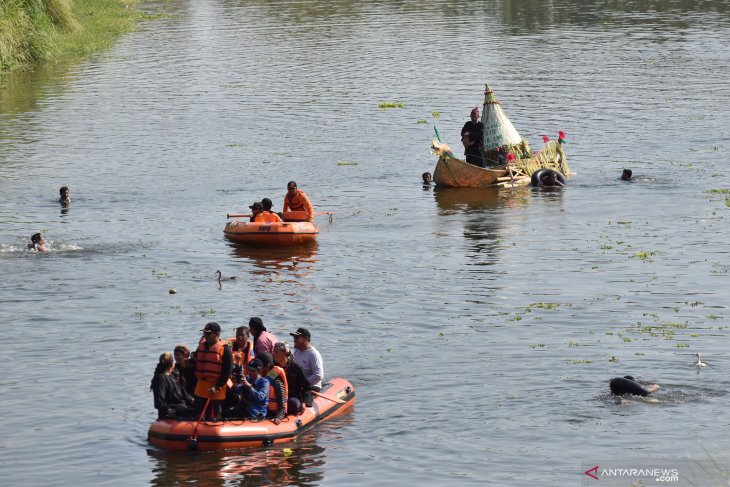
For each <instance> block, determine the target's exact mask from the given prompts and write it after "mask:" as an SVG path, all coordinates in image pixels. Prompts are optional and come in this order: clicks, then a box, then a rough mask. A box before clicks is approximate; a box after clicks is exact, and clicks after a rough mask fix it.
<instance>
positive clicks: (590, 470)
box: [582, 463, 683, 487]
mask: <svg viewBox="0 0 730 487" xmlns="http://www.w3.org/2000/svg"><path fill="white" fill-rule="evenodd" d="M586 467H587V468H586ZM679 470H680V469H679V468H677V467H676V466H673V465H666V464H663V463H662V464H660V463H656V464H653V463H652V464H645V465H627V464H625V463H624V464H618V463H617V464H608V463H593V464H588V465H586V464H584V465H583V475H582V477H583V478H582V480H583V481H582V485H584V486H593V487H611V486H613V485H616V486H619V485H620V486H625V485H627V481H628V482H638V483H640V485H643V486H650V485H667V484H669V485H672V486H673V487H674V486H679V485H681V484H682V483H683V482H681V480H682V479H681V478H680V473H679Z"/></svg>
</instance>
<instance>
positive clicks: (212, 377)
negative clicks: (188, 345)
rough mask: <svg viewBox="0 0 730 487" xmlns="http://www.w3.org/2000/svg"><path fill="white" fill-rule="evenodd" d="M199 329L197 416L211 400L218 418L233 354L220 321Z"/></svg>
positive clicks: (196, 388)
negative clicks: (221, 336)
mask: <svg viewBox="0 0 730 487" xmlns="http://www.w3.org/2000/svg"><path fill="white" fill-rule="evenodd" d="M200 331H202V332H203V339H202V340H200V345H198V350H196V352H195V376H196V377H197V378H198V383H197V384H196V385H195V406H194V407H195V415H196V416H197V415H199V414H201V413H202V412H203V408H205V406H206V405H207V402H208V400H210V401H211V402H212V403H213V411H214V412H213V414H212V415H211V416H212V417H216V418H218V417H220V415H221V408H222V406H223V401H225V399H226V383H227V382H228V379H229V378H230V377H231V371H232V370H233V355H232V354H231V348H230V347H229V346H228V342H227V341H225V340H221V339H220V335H221V327H220V325H219V324H218V323H215V322H211V323H208V324H207V325H205V327H204V328H203V329H202V330H200ZM207 411H210V409H207ZM206 417H210V416H207V415H206Z"/></svg>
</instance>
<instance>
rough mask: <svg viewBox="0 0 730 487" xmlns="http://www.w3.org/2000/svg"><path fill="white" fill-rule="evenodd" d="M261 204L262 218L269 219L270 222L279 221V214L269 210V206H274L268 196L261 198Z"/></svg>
mask: <svg viewBox="0 0 730 487" xmlns="http://www.w3.org/2000/svg"><path fill="white" fill-rule="evenodd" d="M261 206H263V207H264V211H263V214H264V218H266V219H267V220H270V221H272V222H280V221H281V214H279V213H275V212H273V211H271V207H272V206H274V203H272V202H271V200H270V199H269V198H262V199H261Z"/></svg>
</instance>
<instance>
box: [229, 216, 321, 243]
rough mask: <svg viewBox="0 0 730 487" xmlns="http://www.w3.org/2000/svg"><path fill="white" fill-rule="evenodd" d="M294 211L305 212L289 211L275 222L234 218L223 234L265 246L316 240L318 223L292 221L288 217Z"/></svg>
mask: <svg viewBox="0 0 730 487" xmlns="http://www.w3.org/2000/svg"><path fill="white" fill-rule="evenodd" d="M294 213H304V212H287V213H286V214H284V216H285V218H284V221H282V222H275V223H261V222H250V221H245V220H233V221H231V222H228V224H227V225H226V228H225V229H224V230H223V234H224V235H225V236H226V238H227V239H228V240H230V241H231V242H233V243H237V244H247V245H256V246H265V247H269V246H287V245H289V246H291V245H306V244H311V243H314V242H316V239H317V234H319V228H318V227H317V224H316V223H314V222H308V221H292V218H287V217H288V216H289V215H290V214H294ZM229 216H230V215H229ZM246 216H248V215H246Z"/></svg>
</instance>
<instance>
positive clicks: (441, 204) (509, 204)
mask: <svg viewBox="0 0 730 487" xmlns="http://www.w3.org/2000/svg"><path fill="white" fill-rule="evenodd" d="M433 197H434V200H436V205H437V206H438V209H439V210H440V214H442V215H444V214H448V213H450V212H459V213H473V212H477V213H482V212H483V211H484V210H496V209H500V208H515V207H524V206H527V205H528V203H529V200H530V194H529V191H526V190H525V188H516V189H511V188H510V189H502V188H499V189H497V188H495V189H492V188H485V189H482V188H441V187H436V188H434V190H433Z"/></svg>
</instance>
